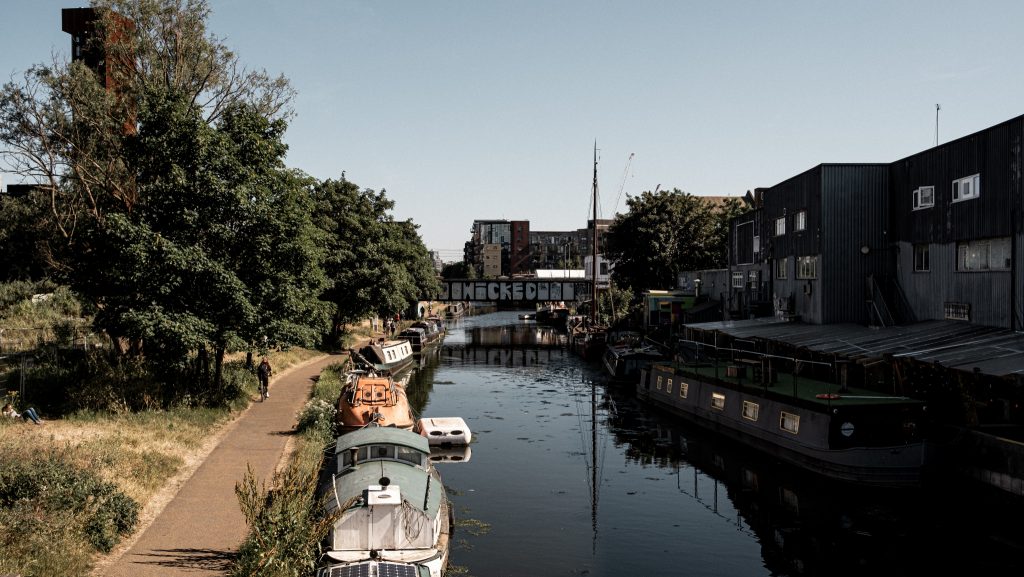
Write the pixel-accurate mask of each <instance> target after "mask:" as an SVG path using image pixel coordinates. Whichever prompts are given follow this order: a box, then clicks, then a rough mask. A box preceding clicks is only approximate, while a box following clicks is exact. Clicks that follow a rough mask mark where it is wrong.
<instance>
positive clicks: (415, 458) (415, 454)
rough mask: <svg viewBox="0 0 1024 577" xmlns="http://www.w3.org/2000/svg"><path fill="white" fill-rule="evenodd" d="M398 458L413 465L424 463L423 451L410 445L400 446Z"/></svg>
mask: <svg viewBox="0 0 1024 577" xmlns="http://www.w3.org/2000/svg"><path fill="white" fill-rule="evenodd" d="M398 458H399V459H400V460H402V461H407V462H409V463H412V464H413V465H422V464H423V453H421V452H419V451H417V450H416V449H412V448H410V447H398Z"/></svg>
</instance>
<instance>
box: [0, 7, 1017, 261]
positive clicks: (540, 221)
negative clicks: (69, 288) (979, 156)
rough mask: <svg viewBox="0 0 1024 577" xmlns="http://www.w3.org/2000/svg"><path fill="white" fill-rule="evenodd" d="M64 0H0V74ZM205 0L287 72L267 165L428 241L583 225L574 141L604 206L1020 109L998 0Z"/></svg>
mask: <svg viewBox="0 0 1024 577" xmlns="http://www.w3.org/2000/svg"><path fill="white" fill-rule="evenodd" d="M85 4H86V2H84V1H81V0H79V1H78V2H76V1H74V0H65V1H59V0H0V16H2V21H3V23H4V26H3V27H2V36H0V76H2V77H3V78H5V79H6V78H7V77H8V76H9V75H10V74H11V73H12V72H15V71H20V70H23V69H25V68H26V67H28V66H29V65H31V64H32V63H35V62H40V61H45V60H48V59H49V57H50V54H51V53H54V52H57V53H63V54H65V55H66V54H67V53H68V51H69V47H70V39H69V37H68V36H67V35H66V34H64V33H62V32H61V31H60V8H62V7H75V6H83V5H85ZM210 4H211V6H212V8H213V11H214V14H213V17H212V19H211V21H210V29H211V30H212V31H213V32H215V33H216V34H218V35H220V36H222V37H223V38H224V39H225V41H226V44H227V45H228V46H229V47H231V48H232V49H234V50H235V51H236V52H237V53H238V54H239V55H240V56H241V58H242V60H243V62H244V63H245V64H247V65H248V66H250V67H253V68H264V69H266V70H267V71H268V72H271V73H274V74H277V73H283V74H284V75H286V76H287V77H289V78H290V79H291V81H292V83H293V84H294V86H295V88H296V89H297V90H298V98H297V100H296V101H295V109H296V112H297V116H296V117H295V118H294V120H293V121H292V123H291V126H290V129H289V131H288V134H287V137H286V140H287V142H288V144H289V147H290V151H289V155H288V162H289V164H290V165H291V166H293V167H296V168H299V169H302V170H304V171H306V172H308V173H309V174H312V175H313V176H316V177H318V178H338V177H339V176H340V175H341V171H342V170H344V171H346V176H347V177H348V178H349V179H351V180H353V181H354V182H357V183H359V184H360V185H361V186H363V187H368V188H373V189H377V190H379V189H381V188H386V189H387V194H388V196H389V197H390V198H392V199H393V200H394V201H395V202H396V207H395V216H396V217H398V218H401V219H405V218H412V219H413V220H414V221H415V222H417V223H418V224H419V225H420V233H421V234H422V236H423V239H424V242H425V243H426V244H427V246H428V247H429V248H430V249H434V250H440V251H441V253H442V256H443V258H445V260H458V259H460V257H461V248H462V245H463V243H464V242H465V241H466V240H468V238H469V229H470V227H471V225H472V222H473V220H474V219H478V218H505V219H510V220H511V219H516V220H519V219H526V220H529V221H530V226H531V228H532V229H534V230H571V229H576V228H581V227H583V226H585V224H586V219H587V217H588V206H589V198H590V183H591V173H592V154H593V145H594V141H595V140H596V141H597V145H598V148H599V149H600V166H599V171H600V175H599V182H600V191H601V198H602V202H601V205H602V206H601V215H602V217H610V216H611V215H612V214H614V212H615V211H616V210H618V211H622V210H623V209H624V207H625V195H627V194H634V195H635V194H639V193H640V192H641V191H644V190H652V189H654V188H655V186H657V185H659V184H660V185H661V187H662V188H663V189H665V188H673V187H677V188H680V189H682V190H685V191H687V192H690V193H693V194H698V195H723V194H731V195H742V194H743V193H744V192H745V191H747V190H749V189H752V188H754V187H758V186H771V185H773V184H776V183H778V182H780V181H782V180H785V179H786V178H789V177H790V176H793V175H795V174H798V173H800V172H803V171H804V170H806V169H808V168H811V167H812V166H815V165H817V164H819V163H822V162H890V161H893V160H897V159H899V158H902V157H904V156H907V155H910V154H913V153H915V152H918V151H921V150H924V149H927V148H929V147H931V146H932V145H933V143H934V138H935V104H936V103H941V104H942V110H941V112H940V116H939V140H940V141H941V142H945V141H948V140H951V139H953V138H957V137H960V136H963V135H965V134H970V133H972V132H976V131H978V130H981V129H983V128H986V127H988V126H991V125H993V124H996V123H999V122H1002V121H1004V120H1007V119H1009V118H1012V117H1014V116H1018V115H1020V114H1024V57H1022V55H1024V32H1022V31H1024V29H1022V28H1021V23H1022V22H1024V2H1021V1H1019V0H1014V1H993V2H966V1H899V2H891V1H887V2H875V1H857V2H849V1H844V2H825V1H814V2H812V1H792V2H790V1H777V2H775V1H750V2H730V1H717V0H716V1H708V0H701V1H696V2H689V1H663V2H653V1H643V0H639V1H637V0H633V1H626V0H623V1H618V0H614V1H611V0H606V1H600V0H592V1H583V0H561V1H554V0H551V1H541V0H535V1H533V0H531V1H504V2H503V1H498V0H489V1H486V2H483V1H472V0H463V1H435V2H426V1H414V0H409V1H386V0H381V1H370V0H359V1H355V0H292V1H284V0H211V2H210ZM630 153H635V158H634V160H633V162H632V164H631V166H630V169H629V171H628V174H627V173H626V171H625V169H626V164H627V159H628V157H629V155H630ZM624 175H625V178H624ZM4 178H5V182H6V183H10V182H14V181H15V180H14V179H12V178H11V177H10V175H5V177H4ZM623 182H624V183H625V185H624V186H622V184H623ZM620 187H621V188H622V189H623V190H624V192H623V194H622V198H621V199H619V201H618V203H617V204H616V199H617V198H618V196H619V190H620Z"/></svg>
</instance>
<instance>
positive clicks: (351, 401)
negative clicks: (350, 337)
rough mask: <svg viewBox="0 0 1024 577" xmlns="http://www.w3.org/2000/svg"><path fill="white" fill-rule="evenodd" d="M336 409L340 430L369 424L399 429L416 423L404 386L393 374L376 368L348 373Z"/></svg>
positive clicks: (411, 426) (354, 428) (336, 418)
mask: <svg viewBox="0 0 1024 577" xmlns="http://www.w3.org/2000/svg"><path fill="white" fill-rule="evenodd" d="M337 409H338V410H337V413H336V417H335V421H336V423H337V425H338V430H339V431H341V432H349V431H355V430H357V429H362V428H363V427H366V426H370V425H376V426H380V427H397V428H399V429H412V428H413V427H414V426H415V425H416V418H415V416H414V415H413V413H412V409H411V408H410V407H409V399H408V397H407V396H406V394H405V387H403V386H402V385H401V384H399V383H397V382H395V380H394V379H393V378H391V376H389V375H378V374H376V373H374V372H373V371H352V372H350V373H349V374H348V375H347V377H346V381H345V384H344V385H343V386H342V388H341V394H340V395H338V406H337Z"/></svg>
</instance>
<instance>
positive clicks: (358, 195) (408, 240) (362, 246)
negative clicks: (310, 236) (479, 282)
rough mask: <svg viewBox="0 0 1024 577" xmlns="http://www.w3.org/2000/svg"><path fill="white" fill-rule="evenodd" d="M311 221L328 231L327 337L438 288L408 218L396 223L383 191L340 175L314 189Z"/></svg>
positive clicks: (335, 336) (400, 307)
mask: <svg viewBox="0 0 1024 577" xmlns="http://www.w3.org/2000/svg"><path fill="white" fill-rule="evenodd" d="M314 197H315V198H316V205H317V207H316V210H315V219H316V222H317V225H318V226H319V227H320V228H321V229H323V230H324V231H325V232H326V233H327V237H328V239H329V241H328V247H327V257H326V260H325V268H326V271H327V276H328V278H329V279H330V281H331V282H332V283H333V286H332V287H331V288H330V289H328V290H327V291H326V292H325V294H324V300H326V301H329V302H330V303H331V304H332V307H333V314H332V322H331V330H330V332H329V334H328V338H329V339H330V340H331V342H333V343H335V344H336V343H337V342H338V341H339V339H340V336H341V333H342V332H344V330H345V327H346V325H347V324H350V323H353V322H356V321H358V320H360V319H364V318H366V317H367V316H369V315H371V314H377V315H381V316H384V315H391V314H394V313H396V312H400V311H404V310H406V309H407V308H408V307H409V305H410V304H412V303H413V302H415V301H416V300H419V299H421V298H430V297H431V296H433V295H435V294H436V293H437V291H438V289H439V287H438V284H437V278H436V275H435V274H434V272H433V265H432V263H431V261H430V257H429V254H428V252H427V249H426V247H425V246H424V245H423V241H422V240H421V239H420V236H419V233H417V232H416V226H415V225H414V224H413V223H412V222H411V221H404V222H396V221H394V220H393V218H392V216H391V214H390V211H391V210H392V209H393V208H394V202H393V201H391V200H389V199H388V198H387V196H386V194H385V191H383V190H382V191H381V192H379V193H378V192H375V191H373V190H369V189H366V190H360V189H359V187H358V186H357V185H356V184H355V183H353V182H351V181H348V180H345V179H344V177H343V178H342V179H341V180H326V181H324V182H322V183H320V184H319V185H318V186H317V187H316V190H315V192H314Z"/></svg>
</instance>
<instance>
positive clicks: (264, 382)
mask: <svg viewBox="0 0 1024 577" xmlns="http://www.w3.org/2000/svg"><path fill="white" fill-rule="evenodd" d="M272 374H274V370H273V369H271V368H270V361H268V360H267V357H263V360H262V361H260V364H259V366H257V367H256V376H257V377H259V379H260V400H263V399H266V398H269V397H270V375H272Z"/></svg>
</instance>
